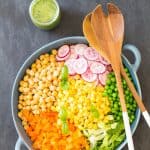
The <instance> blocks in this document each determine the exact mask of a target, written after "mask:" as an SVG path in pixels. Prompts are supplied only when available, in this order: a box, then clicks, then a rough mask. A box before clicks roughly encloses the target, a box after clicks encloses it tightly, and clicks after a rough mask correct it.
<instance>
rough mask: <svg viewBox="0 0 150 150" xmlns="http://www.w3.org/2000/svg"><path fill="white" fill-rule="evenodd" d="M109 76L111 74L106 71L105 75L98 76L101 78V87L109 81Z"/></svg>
mask: <svg viewBox="0 0 150 150" xmlns="http://www.w3.org/2000/svg"><path fill="white" fill-rule="evenodd" d="M108 74H109V72H108V71H106V72H105V73H103V74H99V75H98V78H99V81H100V83H101V85H103V86H104V85H105V84H106V80H107V75H108Z"/></svg>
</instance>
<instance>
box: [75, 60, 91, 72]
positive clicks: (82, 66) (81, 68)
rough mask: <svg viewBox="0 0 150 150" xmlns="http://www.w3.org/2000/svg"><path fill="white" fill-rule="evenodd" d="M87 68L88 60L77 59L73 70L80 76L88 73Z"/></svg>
mask: <svg viewBox="0 0 150 150" xmlns="http://www.w3.org/2000/svg"><path fill="white" fill-rule="evenodd" d="M87 67H88V64H87V60H86V59H85V58H83V57H80V58H78V59H76V61H75V62H74V63H73V69H74V71H75V72H76V73H78V74H83V73H84V72H86V70H87Z"/></svg>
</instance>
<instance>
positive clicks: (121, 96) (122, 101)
mask: <svg viewBox="0 0 150 150" xmlns="http://www.w3.org/2000/svg"><path fill="white" fill-rule="evenodd" d="M115 76H116V80H117V88H118V92H119V99H120V104H121V108H122V116H123V122H124V127H125V133H126V137H127V142H128V148H129V150H134V144H133V139H132V133H131V128H130V123H129V117H128V113H127V107H126V103H125V98H124V93H123V88H122V82H121V75H120V70H119V71H117V70H115Z"/></svg>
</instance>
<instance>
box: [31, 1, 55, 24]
mask: <svg viewBox="0 0 150 150" xmlns="http://www.w3.org/2000/svg"><path fill="white" fill-rule="evenodd" d="M56 14H57V7H56V5H55V3H54V2H53V0H39V1H37V2H36V3H35V4H34V7H33V8H32V16H33V18H35V19H36V20H37V21H38V22H41V23H47V22H50V21H51V20H53V18H54V17H55V16H56Z"/></svg>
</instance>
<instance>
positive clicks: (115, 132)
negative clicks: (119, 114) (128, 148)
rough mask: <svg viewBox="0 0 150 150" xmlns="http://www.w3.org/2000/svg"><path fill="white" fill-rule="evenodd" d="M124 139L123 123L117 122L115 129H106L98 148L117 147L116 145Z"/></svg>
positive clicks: (101, 149)
mask: <svg viewBox="0 0 150 150" xmlns="http://www.w3.org/2000/svg"><path fill="white" fill-rule="evenodd" d="M124 139H125V131H124V125H123V123H122V122H119V123H118V125H117V127H116V128H115V129H110V130H108V131H107V134H106V136H105V137H104V139H103V141H102V144H101V145H100V147H99V150H105V149H107V150H109V149H110V150H112V149H115V148H117V146H118V145H119V144H120V143H121V142H122V141H123V140H124Z"/></svg>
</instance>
